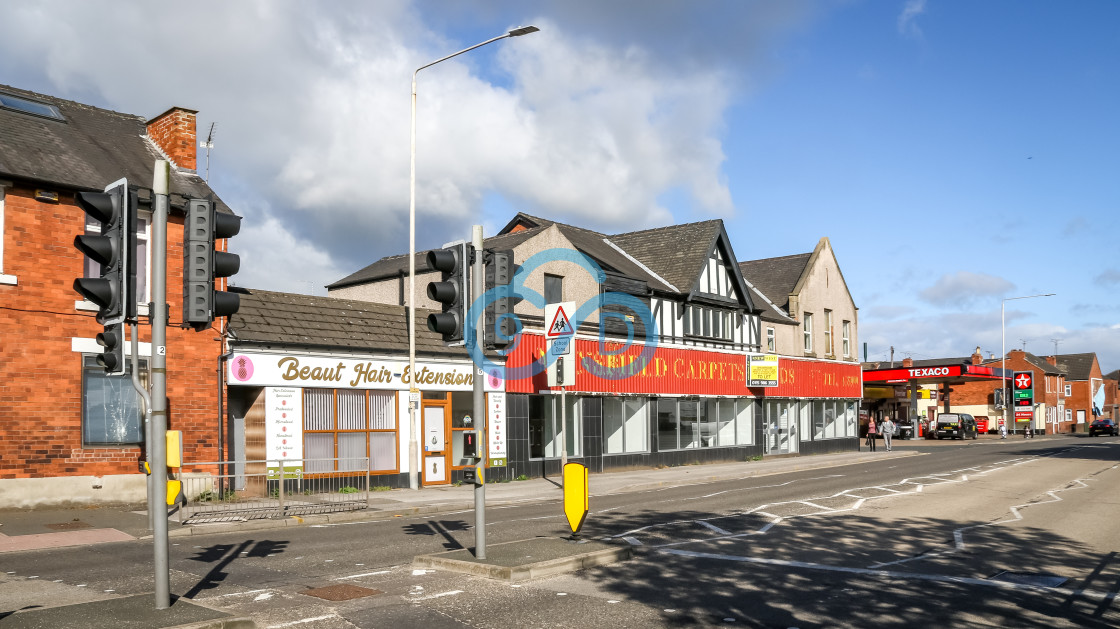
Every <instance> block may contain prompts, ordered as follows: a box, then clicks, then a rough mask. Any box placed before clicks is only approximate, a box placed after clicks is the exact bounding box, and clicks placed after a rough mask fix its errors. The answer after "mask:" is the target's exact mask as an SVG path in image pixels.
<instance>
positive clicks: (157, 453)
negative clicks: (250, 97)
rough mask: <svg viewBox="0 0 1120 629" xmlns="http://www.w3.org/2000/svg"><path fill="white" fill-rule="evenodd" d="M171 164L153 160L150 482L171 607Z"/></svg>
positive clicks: (161, 603)
mask: <svg viewBox="0 0 1120 629" xmlns="http://www.w3.org/2000/svg"><path fill="white" fill-rule="evenodd" d="M170 176H171V164H170V163H169V162H167V161H166V160H156V163H155V174H154V176H153V181H152V192H154V193H155V202H154V203H153V204H152V303H151V305H150V306H149V308H148V314H149V315H150V316H151V319H152V406H151V409H152V412H151V418H152V448H151V449H152V460H151V461H150V465H151V467H152V485H154V486H155V488H156V490H155V494H156V503H157V505H156V509H157V515H156V517H155V521H154V522H153V525H154V526H153V529H152V542H153V544H154V546H155V561H154V564H155V573H156V574H155V579H156V581H155V585H156V609H167V608H168V607H171V585H170V584H171V573H170V569H169V567H168V562H167V555H168V541H167V509H166V505H165V500H164V499H163V496H165V495H166V493H167V209H168V197H167V195H168V192H169V178H170Z"/></svg>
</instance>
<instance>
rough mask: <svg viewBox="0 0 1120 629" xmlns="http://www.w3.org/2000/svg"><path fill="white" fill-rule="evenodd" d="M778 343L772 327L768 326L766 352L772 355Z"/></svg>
mask: <svg viewBox="0 0 1120 629" xmlns="http://www.w3.org/2000/svg"><path fill="white" fill-rule="evenodd" d="M777 347H778V343H777V338H776V336H775V334H774V327H773V326H769V327H767V328H766V351H767V352H769V353H771V354H773V353H774V352H776V351H777Z"/></svg>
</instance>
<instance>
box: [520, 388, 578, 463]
mask: <svg viewBox="0 0 1120 629" xmlns="http://www.w3.org/2000/svg"><path fill="white" fill-rule="evenodd" d="M561 397H566V398H567V409H566V413H562V412H561V410H562V409H561V406H560V399H561ZM581 400H582V398H580V397H578V396H575V395H569V396H559V395H531V396H529V458H532V459H558V458H560V455H561V454H562V450H561V446H560V443H561V438H563V442H564V443H565V445H566V447H565V450H566V451H567V454H568V456H569V457H578V456H582V455H583V448H582V444H583V431H582V430H580V427H581V426H582V425H583V422H582V421H581V417H580V406H581V404H580V402H581ZM562 415H566V416H565V417H563V418H562ZM562 419H563V420H564V430H563V435H561V430H560V428H561V421H562Z"/></svg>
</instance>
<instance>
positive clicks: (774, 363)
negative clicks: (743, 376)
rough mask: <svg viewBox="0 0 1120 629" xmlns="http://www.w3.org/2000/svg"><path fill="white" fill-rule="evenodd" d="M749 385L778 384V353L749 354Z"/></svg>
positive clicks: (771, 385) (768, 385)
mask: <svg viewBox="0 0 1120 629" xmlns="http://www.w3.org/2000/svg"><path fill="white" fill-rule="evenodd" d="M747 386H748V387H776V386H778V356H777V355H776V354H765V355H762V356H747Z"/></svg>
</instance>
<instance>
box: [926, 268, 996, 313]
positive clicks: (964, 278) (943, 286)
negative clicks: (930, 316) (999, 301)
mask: <svg viewBox="0 0 1120 629" xmlns="http://www.w3.org/2000/svg"><path fill="white" fill-rule="evenodd" d="M1012 288H1015V285H1014V284H1012V283H1011V282H1009V281H1007V280H1005V279H1003V278H1002V277H996V276H994V275H988V274H986V273H973V272H972V271H957V272H956V273H949V274H946V275H942V276H941V277H940V278H938V280H937V281H936V282H935V283H934V284H933V286H930V287H929V288H926V289H925V290H923V291H921V292H920V293H918V297H920V298H921V299H922V300H923V301H926V302H928V303H931V304H934V305H936V306H945V307H958V308H959V307H962V306H967V305H969V304H972V303H973V302H974V301H975V300H976V299H978V298H981V297H992V296H998V295H1002V294H1004V293H1006V292H1007V291H1009V290H1011V289H1012Z"/></svg>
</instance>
